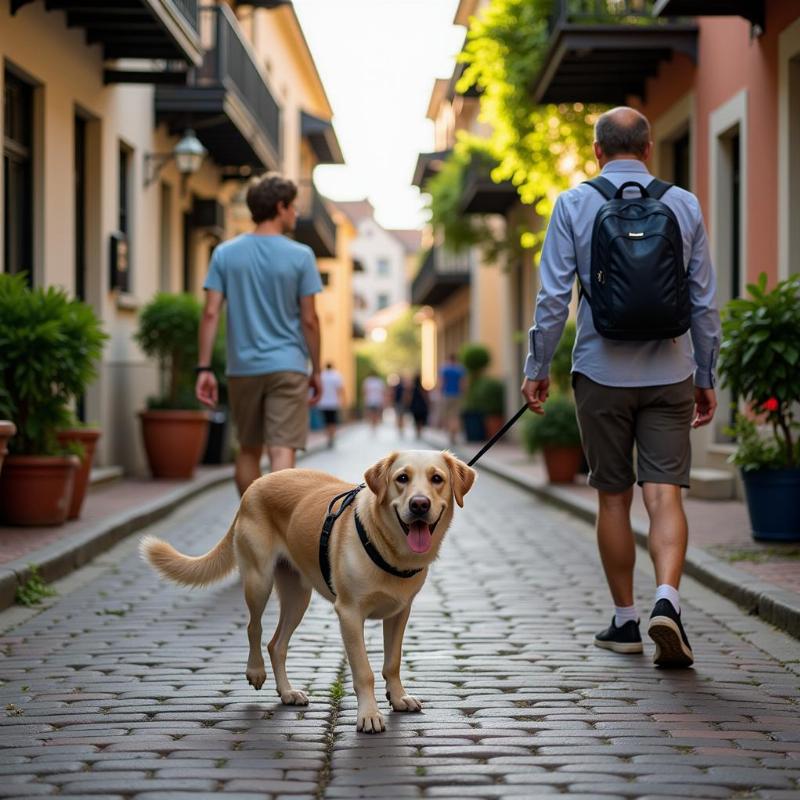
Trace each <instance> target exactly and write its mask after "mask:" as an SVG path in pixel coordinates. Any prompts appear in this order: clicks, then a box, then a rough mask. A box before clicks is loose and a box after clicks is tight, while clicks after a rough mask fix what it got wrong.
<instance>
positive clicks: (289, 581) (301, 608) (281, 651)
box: [267, 561, 311, 706]
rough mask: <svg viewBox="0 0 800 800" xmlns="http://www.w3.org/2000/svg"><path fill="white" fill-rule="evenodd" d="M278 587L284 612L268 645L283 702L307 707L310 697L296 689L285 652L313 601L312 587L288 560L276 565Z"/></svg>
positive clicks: (276, 683) (276, 583) (276, 584)
mask: <svg viewBox="0 0 800 800" xmlns="http://www.w3.org/2000/svg"><path fill="white" fill-rule="evenodd" d="M275 586H276V588H277V590H278V598H279V599H280V602H281V615H280V618H279V620H278V627H277V628H276V629H275V635H274V636H273V637H272V641H271V642H270V643H269V645H267V650H268V651H269V658H270V661H271V662H272V671H273V673H274V674H275V688H276V689H277V691H278V694H279V695H280V697H281V702H282V703H283V704H284V705H287V706H306V705H308V696H307V695H306V693H305V692H301V691H299V690H297V689H293V688H292V684H291V683H290V682H289V678H288V676H287V675H286V654H287V653H288V651H289V640H290V639H291V638H292V634H293V633H294V631H295V628H297V626H298V625H299V624H300V620H301V619H303V614H305V613H306V609H307V608H308V603H309V601H310V600H311V587H310V586H306V585H304V583H303V580H302V578H301V577H300V574H299V573H298V572H297V571H296V570H294V569H293V568H292V567H291V566H290V565H289V564H287V563H286V562H285V561H279V562H278V564H277V566H276V567H275Z"/></svg>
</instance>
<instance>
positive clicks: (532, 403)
mask: <svg viewBox="0 0 800 800" xmlns="http://www.w3.org/2000/svg"><path fill="white" fill-rule="evenodd" d="M576 270H577V258H576V255H575V244H574V239H573V236H572V225H571V222H570V219H569V215H568V214H567V209H566V207H565V204H564V200H563V195H562V196H561V197H559V198H558V200H557V201H556V204H555V207H554V208H553V216H552V217H551V219H550V224H549V225H548V228H547V236H546V237H545V241H544V246H543V248H542V257H541V260H540V263H539V279H540V283H541V288H540V289H539V294H538V295H537V297H536V312H535V314H534V324H533V327H532V328H531V329H530V330H529V331H528V356H527V358H526V359H525V366H524V372H525V380H524V382H523V384H522V394H523V395H524V397H525V399H526V400H527V401H528V407H529V408H530V409H531V411H534V412H536V413H537V414H542V413H544V412H543V409H542V404H543V403H544V401H545V400H546V399H547V395H548V389H549V386H550V378H549V375H550V361H551V360H552V358H553V353H554V352H555V349H556V346H557V345H558V341H559V339H560V338H561V334H562V332H563V330H564V324H565V323H566V321H567V316H568V314H569V301H570V299H571V298H572V285H573V283H574V281H575V272H576Z"/></svg>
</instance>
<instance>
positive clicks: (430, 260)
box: [411, 246, 473, 303]
mask: <svg viewBox="0 0 800 800" xmlns="http://www.w3.org/2000/svg"><path fill="white" fill-rule="evenodd" d="M472 259H473V253H472V250H467V251H465V252H463V253H453V252H452V251H450V250H446V249H445V248H444V247H440V246H435V247H431V248H430V250H428V252H427V253H426V254H425V257H424V259H423V260H422V265H421V266H420V268H419V270H418V271H417V274H416V275H415V276H414V280H413V281H412V282H411V299H412V302H414V303H416V302H421V301H420V299H419V298H420V297H421V296H423V295H427V294H428V293H429V292H430V291H431V290H432V289H433V288H434V287H435V286H436V284H437V283H439V282H440V279H442V278H444V279H445V280H446V281H447V282H448V283H453V282H454V281H455V282H463V283H467V282H468V281H469V276H470V272H471V268H472Z"/></svg>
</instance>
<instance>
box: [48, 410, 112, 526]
mask: <svg viewBox="0 0 800 800" xmlns="http://www.w3.org/2000/svg"><path fill="white" fill-rule="evenodd" d="M101 433H102V432H101V430H100V428H98V427H97V426H94V425H84V424H83V423H81V422H79V421H78V420H72V422H70V424H69V426H68V427H66V428H63V429H62V430H60V431H58V432H57V433H56V438H57V439H58V443H59V444H60V445H61V446H62V447H64V448H67V447H69V445H71V444H73V445H78V448H79V450H80V452H81V456H80V460H81V464H80V467H78V471H77V472H76V473H75V485H74V486H73V488H72V500H71V501H70V505H69V511H68V512H67V519H77V518H78V517H79V516H80V515H81V508H82V507H83V501H84V498H85V497H86V489H87V487H88V486H89V476H90V474H91V471H92V460H93V459H94V451H95V449H96V448H97V440H98V439H99V438H100V435H101Z"/></svg>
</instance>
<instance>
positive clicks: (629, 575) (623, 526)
mask: <svg viewBox="0 0 800 800" xmlns="http://www.w3.org/2000/svg"><path fill="white" fill-rule="evenodd" d="M597 497H598V511H597V544H598V547H599V549H600V559H601V560H602V562H603V569H604V570H605V573H606V580H607V581H608V588H609V589H610V590H611V597H612V598H613V600H614V605H615V606H619V607H627V606H632V605H633V604H634V602H633V567H634V564H635V563H636V544H635V542H634V540H633V529H632V528H631V501H632V499H633V487H632V486H631V487H630V488H629V489H626V490H625V491H624V492H618V493H611V492H601V491H599V490H598V492H597Z"/></svg>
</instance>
